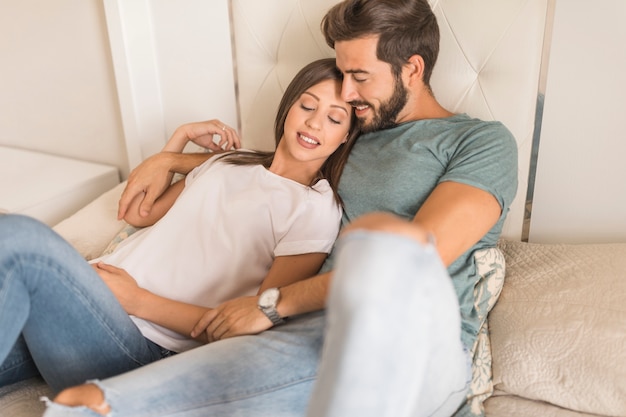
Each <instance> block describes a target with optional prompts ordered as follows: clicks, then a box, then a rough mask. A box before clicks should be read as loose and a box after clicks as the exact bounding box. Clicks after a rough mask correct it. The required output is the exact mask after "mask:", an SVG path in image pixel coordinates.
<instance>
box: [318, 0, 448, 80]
mask: <svg viewBox="0 0 626 417" xmlns="http://www.w3.org/2000/svg"><path fill="white" fill-rule="evenodd" d="M321 26H322V33H323V34H324V37H325V38H326V43H328V45H329V46H330V47H331V48H333V49H334V47H335V42H338V41H349V40H354V39H359V38H363V37H366V36H371V35H376V36H379V39H378V45H377V50H376V55H377V58H378V59H379V60H381V61H384V62H387V63H389V64H390V65H391V68H392V71H393V72H394V74H395V75H396V76H399V74H400V73H401V71H402V67H403V66H404V65H405V64H406V63H407V61H408V59H409V58H410V57H411V56H413V55H420V56H421V57H422V59H423V60H424V66H425V68H424V77H423V82H424V84H425V85H426V86H427V87H428V88H429V89H430V76H431V75H432V71H433V68H434V66H435V62H436V61H437V55H438V54H439V26H438V25H437V19H436V17H435V14H434V13H433V11H432V9H431V8H430V5H429V4H428V1H427V0H344V1H342V2H340V3H338V4H336V5H335V6H334V7H333V8H331V9H330V10H329V11H328V13H327V14H326V16H324V18H323V19H322V24H321Z"/></svg>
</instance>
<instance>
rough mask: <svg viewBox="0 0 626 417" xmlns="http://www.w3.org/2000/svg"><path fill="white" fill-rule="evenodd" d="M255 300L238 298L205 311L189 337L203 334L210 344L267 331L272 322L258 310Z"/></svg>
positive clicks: (255, 298)
mask: <svg viewBox="0 0 626 417" xmlns="http://www.w3.org/2000/svg"><path fill="white" fill-rule="evenodd" d="M257 300H258V297H239V298H235V299H234V300H230V301H226V302H225V303H222V304H220V305H219V306H217V307H216V308H214V309H213V310H209V311H207V312H206V313H204V315H203V316H202V318H201V319H200V320H199V321H198V323H197V324H196V325H195V326H194V328H193V330H192V332H191V337H193V338H196V337H198V335H200V334H201V333H202V332H204V333H205V335H206V338H207V340H208V342H209V343H210V342H215V341H217V340H221V339H226V338H229V337H234V336H242V335H248V334H257V333H261V332H262V331H264V330H267V329H269V328H270V327H272V322H271V321H270V320H269V319H268V318H267V317H266V316H265V314H263V312H262V311H261V310H259V308H258V306H257Z"/></svg>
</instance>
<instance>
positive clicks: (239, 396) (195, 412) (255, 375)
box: [45, 312, 324, 417]
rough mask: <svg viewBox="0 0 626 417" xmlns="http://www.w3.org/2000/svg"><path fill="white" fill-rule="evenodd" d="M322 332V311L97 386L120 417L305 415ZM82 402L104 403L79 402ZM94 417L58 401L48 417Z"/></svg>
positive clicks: (203, 347)
mask: <svg viewBox="0 0 626 417" xmlns="http://www.w3.org/2000/svg"><path fill="white" fill-rule="evenodd" d="M323 328H324V314H323V312H317V313H312V314H308V315H305V316H302V317H299V318H296V319H294V320H290V321H289V322H288V323H286V324H284V325H281V326H278V327H276V328H274V329H271V330H268V331H265V332H263V333H261V334H259V335H256V336H241V337H235V338H232V339H225V340H221V341H219V342H215V343H211V344H208V345H205V346H202V347H198V348H196V349H193V350H191V351H188V352H185V353H181V354H178V355H176V356H174V357H171V358H168V359H164V360H162V361H158V362H156V363H153V364H150V365H148V366H145V367H142V368H140V369H137V370H135V371H132V372H129V373H127V374H124V375H119V376H117V377H114V378H110V379H106V380H104V381H100V382H96V384H97V385H98V386H99V387H101V389H102V390H103V391H104V397H105V401H106V403H105V409H107V408H109V407H110V410H111V415H115V416H117V417H124V416H129V417H130V416H132V417H148V416H150V417H159V416H185V417H233V416H254V417H287V416H289V417H293V416H304V414H305V413H306V406H307V404H308V401H309V396H310V393H311V389H312V386H313V381H314V379H315V376H316V373H317V363H318V360H319V353H320V350H321V345H322V334H323ZM83 387H84V386H83ZM73 390H75V388H74V389H70V390H67V391H64V392H63V393H62V394H61V395H62V396H64V395H65V394H66V393H72V392H73ZM74 392H75V391H74ZM70 397H71V396H70ZM66 398H67V397H66ZM67 403H72V404H76V402H73V401H67ZM78 403H79V404H87V405H100V404H94V403H93V402H87V401H82V399H81V402H78ZM102 414H104V412H103V413H102ZM93 415H95V414H94V412H93V411H92V410H89V409H87V408H85V407H72V408H70V407H66V406H61V405H59V404H56V403H53V404H50V405H49V407H48V409H47V411H46V414H45V416H46V417H55V416H59V417H60V416H63V417H71V416H93Z"/></svg>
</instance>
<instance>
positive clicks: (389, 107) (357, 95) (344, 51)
mask: <svg viewBox="0 0 626 417" xmlns="http://www.w3.org/2000/svg"><path fill="white" fill-rule="evenodd" d="M377 44H378V37H376V36H372V37H366V38H360V39H354V40H350V41H340V42H336V43H335V52H336V55H337V67H339V69H340V70H341V71H342V72H343V74H344V80H343V85H342V88H341V96H342V98H343V99H344V100H345V101H346V102H348V103H349V104H351V105H352V106H353V107H354V109H355V114H356V116H357V118H358V120H359V122H360V129H361V131H362V132H372V131H376V130H380V129H387V128H390V127H393V126H395V125H396V124H398V123H399V122H401V121H402V113H403V110H404V107H405V105H406V103H407V99H408V91H407V89H406V87H405V86H404V82H403V81H402V79H401V78H400V77H399V76H398V77H396V76H394V74H393V72H392V70H391V65H390V64H388V63H386V62H383V61H380V60H379V59H378V58H377V57H376V46H377Z"/></svg>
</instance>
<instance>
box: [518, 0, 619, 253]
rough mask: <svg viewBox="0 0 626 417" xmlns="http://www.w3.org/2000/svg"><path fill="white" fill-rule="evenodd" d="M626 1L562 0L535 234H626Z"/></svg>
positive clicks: (587, 237) (550, 237)
mask: <svg viewBox="0 0 626 417" xmlns="http://www.w3.org/2000/svg"><path fill="white" fill-rule="evenodd" d="M625 18H626V2H625V1H624V0H596V1H594V2H589V1H586V0H563V1H557V3H556V9H555V20H554V30H553V34H552V45H551V49H550V62H549V70H548V78H547V86H546V96H545V108H544V115H543V126H542V132H541V138H540V147H539V158H538V166H537V175H536V183H535V191H534V201H533V205H532V215H531V222H530V235H529V241H531V242H544V243H550V242H569V243H580V242H617V241H621V242H626V185H625V184H626V163H625V161H624V159H625V158H626V129H625V128H624V117H625V114H626V46H625V44H624V42H626V25H624V19H625Z"/></svg>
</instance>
